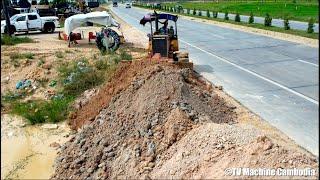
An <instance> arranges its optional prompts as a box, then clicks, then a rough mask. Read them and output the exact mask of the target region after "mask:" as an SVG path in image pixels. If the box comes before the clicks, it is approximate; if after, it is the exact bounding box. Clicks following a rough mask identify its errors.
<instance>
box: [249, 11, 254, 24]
mask: <svg viewBox="0 0 320 180" xmlns="http://www.w3.org/2000/svg"><path fill="white" fill-rule="evenodd" d="M253 22H254V17H253V13H252V12H251V13H250V17H249V24H252V23H253Z"/></svg>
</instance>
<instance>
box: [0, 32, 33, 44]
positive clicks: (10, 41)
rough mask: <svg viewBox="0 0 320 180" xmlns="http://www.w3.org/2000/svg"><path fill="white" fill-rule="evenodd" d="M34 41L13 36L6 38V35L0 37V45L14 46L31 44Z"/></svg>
mask: <svg viewBox="0 0 320 180" xmlns="http://www.w3.org/2000/svg"><path fill="white" fill-rule="evenodd" d="M33 42H34V41H33V40H32V39H30V38H29V37H15V36H12V37H10V36H8V35H6V34H4V35H2V36H1V45H9V46H12V45H16V44H20V43H33Z"/></svg>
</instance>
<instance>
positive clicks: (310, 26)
mask: <svg viewBox="0 0 320 180" xmlns="http://www.w3.org/2000/svg"><path fill="white" fill-rule="evenodd" d="M313 28H314V20H313V18H310V19H309V22H308V29H307V32H308V33H313V32H314V30H313Z"/></svg>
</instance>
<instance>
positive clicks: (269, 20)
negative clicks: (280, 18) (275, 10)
mask: <svg viewBox="0 0 320 180" xmlns="http://www.w3.org/2000/svg"><path fill="white" fill-rule="evenodd" d="M271 25H272V18H271V16H270V15H269V13H267V14H266V17H265V19H264V26H266V27H270V26H271Z"/></svg>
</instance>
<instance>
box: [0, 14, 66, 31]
mask: <svg viewBox="0 0 320 180" xmlns="http://www.w3.org/2000/svg"><path fill="white" fill-rule="evenodd" d="M56 27H60V24H59V19H58V17H55V16H48V17H40V16H39V14H37V13H24V14H16V15H14V16H12V17H11V18H10V28H9V30H10V31H11V33H12V34H13V33H15V32H27V31H38V30H40V31H42V32H46V33H53V32H54V30H55V28H56ZM7 30H8V28H7V25H6V21H5V20H4V21H1V33H2V34H3V33H5V32H7Z"/></svg>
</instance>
